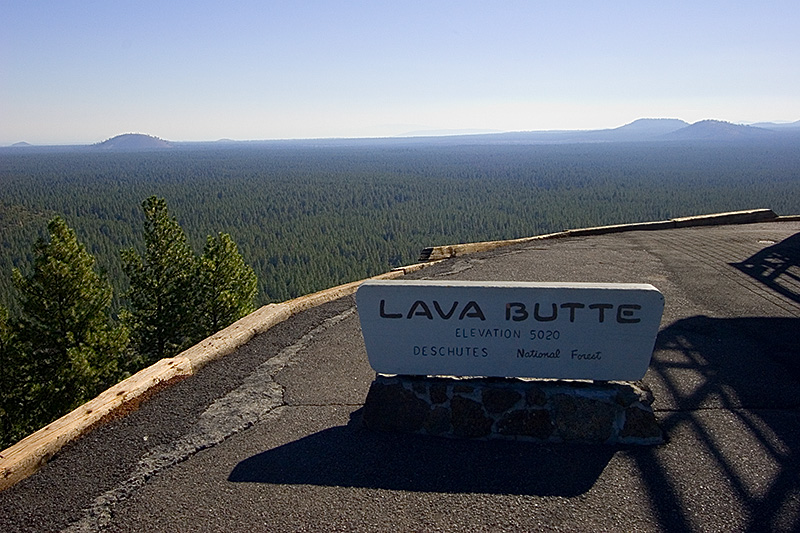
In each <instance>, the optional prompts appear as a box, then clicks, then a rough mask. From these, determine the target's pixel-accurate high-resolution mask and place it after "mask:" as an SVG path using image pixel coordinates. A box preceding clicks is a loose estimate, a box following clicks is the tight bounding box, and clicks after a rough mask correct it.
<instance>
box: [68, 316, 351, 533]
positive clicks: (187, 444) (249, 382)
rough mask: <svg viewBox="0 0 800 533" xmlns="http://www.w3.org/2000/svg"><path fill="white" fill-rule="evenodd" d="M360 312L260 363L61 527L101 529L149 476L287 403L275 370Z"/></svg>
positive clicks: (78, 531)
mask: <svg viewBox="0 0 800 533" xmlns="http://www.w3.org/2000/svg"><path fill="white" fill-rule="evenodd" d="M355 312H356V308H355V307H351V308H350V309H348V310H346V311H344V312H343V313H340V314H338V315H335V316H333V317H330V318H328V319H327V320H325V321H323V322H322V323H321V324H320V325H319V326H317V327H316V328H314V329H313V330H311V331H310V332H308V333H306V334H305V335H303V336H302V337H301V338H300V339H298V340H297V341H296V342H295V343H294V344H292V345H291V346H287V347H286V348H284V349H283V350H281V351H280V352H279V353H278V354H277V355H275V357H272V358H270V359H268V360H267V361H265V362H264V363H262V364H261V365H259V366H258V367H257V368H256V369H255V370H254V371H253V372H252V373H251V374H250V375H248V376H247V377H246V378H245V379H244V380H243V382H242V384H241V385H240V386H239V387H237V388H236V389H234V390H232V391H231V392H229V393H228V394H226V395H225V396H223V397H221V398H218V399H217V400H215V401H214V403H212V404H211V405H209V406H208V408H207V409H206V410H205V411H204V412H203V413H202V414H201V415H200V417H199V418H198V420H197V423H196V424H195V425H194V430H193V431H191V432H190V433H188V434H186V435H184V436H183V437H181V438H180V439H177V440H175V441H173V442H171V443H169V444H166V445H162V446H158V447H156V448H153V449H152V450H150V451H149V452H148V453H147V454H146V455H144V456H143V457H142V458H141V459H140V460H139V463H138V464H137V466H136V468H135V470H134V471H133V472H132V473H131V475H130V476H129V477H128V479H126V480H125V481H123V482H122V483H120V484H119V485H117V486H116V487H114V488H113V489H111V490H108V491H106V492H104V493H103V494H101V495H100V496H98V497H97V498H95V500H94V501H93V502H92V503H91V504H90V505H89V506H88V507H87V508H86V509H84V511H83V517H82V518H81V519H80V520H78V521H76V522H73V523H72V524H70V525H69V526H67V527H66V528H65V529H63V530H62V531H64V532H66V533H89V532H97V531H102V530H103V529H105V528H106V527H108V525H110V523H111V520H112V518H113V513H114V506H115V505H116V504H118V503H120V502H122V501H124V500H126V499H128V498H129V497H130V496H131V495H133V494H134V493H135V492H136V491H137V490H138V489H139V488H141V487H142V486H144V485H145V484H146V483H147V482H148V480H149V479H150V478H152V477H153V476H155V475H157V474H158V473H159V472H162V471H164V470H166V469H168V468H170V467H172V466H174V465H176V464H179V463H182V462H183V461H185V460H187V459H189V458H190V457H192V456H193V455H194V454H196V453H197V452H200V451H202V450H205V449H207V448H211V447H213V446H215V445H217V444H219V443H221V442H222V441H224V440H225V439H227V438H229V437H231V436H233V435H235V434H236V433H239V432H240V431H244V430H246V429H248V428H249V427H251V426H253V425H254V424H256V423H257V422H258V421H260V420H262V419H263V418H265V417H266V416H267V415H269V414H270V413H271V412H272V411H274V410H275V409H276V408H278V407H281V406H284V405H286V403H285V402H284V389H283V387H282V386H281V385H280V384H279V383H277V382H276V381H275V379H274V378H275V376H276V375H277V374H278V372H280V371H281V370H282V369H283V368H284V367H285V366H286V365H287V364H289V362H290V361H291V360H292V359H293V358H294V357H295V356H296V355H297V354H298V353H299V352H300V351H301V350H303V349H304V348H305V347H306V346H307V345H308V344H309V343H310V342H311V340H312V339H313V338H314V337H315V336H316V335H318V334H320V333H322V332H323V331H325V330H326V329H328V328H330V327H332V326H334V325H336V324H338V323H339V322H341V321H343V320H345V319H346V318H348V317H350V316H351V315H352V314H353V313H355Z"/></svg>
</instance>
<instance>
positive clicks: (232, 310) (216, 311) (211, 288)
mask: <svg viewBox="0 0 800 533" xmlns="http://www.w3.org/2000/svg"><path fill="white" fill-rule="evenodd" d="M257 283H258V280H257V279H256V275H255V273H254V272H253V269H252V268H251V267H250V266H248V265H247V264H246V263H245V262H244V259H243V258H242V256H241V254H240V253H239V250H238V247H237V246H236V243H235V242H233V239H231V236H230V235H228V234H227V233H219V234H217V236H216V237H213V236H211V235H209V236H208V238H207V239H206V245H205V248H204V250H203V256H202V257H201V258H200V270H199V283H198V288H199V290H200V294H199V307H198V311H199V316H198V318H197V325H198V327H199V329H198V333H197V338H196V339H195V340H196V341H199V340H202V339H203V338H205V337H207V336H209V335H211V334H213V333H216V332H217V331H219V330H220V329H222V328H224V327H226V326H228V325H230V324H232V323H233V322H235V321H236V320H238V319H240V318H242V317H243V316H245V315H247V314H248V313H250V312H252V311H253V309H254V307H253V302H254V300H255V296H256V286H257Z"/></svg>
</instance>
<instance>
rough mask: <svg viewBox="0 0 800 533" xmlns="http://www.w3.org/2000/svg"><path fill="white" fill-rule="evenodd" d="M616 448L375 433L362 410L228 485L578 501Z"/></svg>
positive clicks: (260, 459) (266, 456)
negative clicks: (365, 425) (364, 422)
mask: <svg viewBox="0 0 800 533" xmlns="http://www.w3.org/2000/svg"><path fill="white" fill-rule="evenodd" d="M614 452H615V448H613V447H610V446H608V447H606V446H588V445H586V446H584V445H559V446H544V445H537V444H532V443H523V442H514V441H477V440H455V439H445V438H440V437H428V436H421V435H406V434H394V433H391V434H390V433H377V432H373V431H369V430H367V429H365V428H363V427H362V426H361V410H360V409H359V410H358V411H356V412H355V413H353V415H352V416H351V421H350V423H349V424H348V425H347V426H338V427H333V428H330V429H326V430H324V431H320V432H319V433H315V434H313V435H309V436H307V437H304V438H302V439H300V440H297V441H295V442H291V443H289V444H285V445H283V446H279V447H277V448H274V449H272V450H268V451H265V452H263V453H260V454H258V455H255V456H253V457H250V458H248V459H245V460H244V461H242V462H240V463H239V464H238V465H237V466H236V467H235V468H234V470H233V471H232V472H231V474H230V476H229V478H228V480H229V481H232V482H249V483H273V484H293V485H294V484H311V485H323V486H336V487H362V488H380V489H391V490H405V491H413V492H448V493H495V494H520V495H542V496H576V495H579V494H583V493H584V492H586V491H588V490H589V489H590V488H591V487H592V485H593V484H594V483H595V481H596V480H597V478H598V476H599V475H600V473H601V472H602V471H603V469H604V468H605V467H606V465H607V464H608V462H609V460H610V459H611V457H612V455H613V454H614Z"/></svg>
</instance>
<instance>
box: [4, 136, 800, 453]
mask: <svg viewBox="0 0 800 533" xmlns="http://www.w3.org/2000/svg"><path fill="white" fill-rule="evenodd" d="M799 147H800V145H798V142H797V141H796V139H794V138H793V140H791V141H788V140H787V141H781V142H767V141H748V142H738V143H737V142H706V143H703V142H693V143H689V142H678V141H675V142H639V143H582V144H514V143H507V144H489V143H472V144H460V143H457V142H449V143H448V142H438V143H437V142H423V141H410V140H406V141H390V140H363V141H358V142H356V141H349V142H344V141H342V142H337V141H302V142H301V141H282V142H279V141H274V142H267V143H255V142H254V143H232V144H225V143H206V144H202V143H194V144H186V145H177V146H175V147H173V148H171V149H166V150H151V151H139V152H113V151H102V150H97V149H91V148H90V147H70V148H67V147H61V148H51V149H36V150H30V149H0V387H2V388H1V389H0V391H1V392H2V402H1V403H0V431H2V435H0V448H3V447H5V446H7V445H9V444H11V443H13V442H15V440H16V439H19V438H21V437H22V436H24V435H25V434H26V433H27V432H30V431H32V430H34V429H36V428H37V427H40V426H41V425H44V424H46V423H48V422H49V421H50V420H52V419H53V418H57V417H58V416H60V415H61V414H63V413H65V412H67V411H68V410H69V409H71V408H74V407H76V406H77V405H80V403H82V402H85V401H86V400H88V399H90V398H91V397H93V396H95V395H96V394H98V393H99V392H100V391H102V390H103V389H104V388H105V387H108V386H110V385H111V384H113V383H114V382H115V381H116V380H119V379H122V378H124V377H126V376H127V375H130V374H131V373H133V372H135V371H136V370H137V369H138V368H141V367H142V366H145V365H147V364H150V363H152V362H153V361H155V360H157V359H159V358H161V357H168V356H171V355H174V354H175V353H177V351H179V350H181V349H184V348H185V347H188V345H190V344H191V343H193V342H197V341H199V340H201V339H202V338H203V337H204V336H206V335H208V334H210V333H213V332H215V331H217V330H218V329H220V328H222V327H225V326H226V325H228V324H230V323H231V322H233V321H234V320H236V319H238V318H239V317H241V316H244V314H247V313H248V312H250V311H251V310H253V309H254V308H255V307H257V306H260V305H263V304H265V303H269V302H276V301H283V300H287V299H290V298H293V297H296V296H300V295H303V294H307V293H310V292H314V291H317V290H321V289H324V288H327V287H331V286H334V285H338V284H341V283H345V282H348V281H353V280H356V279H361V278H365V277H368V276H372V275H376V274H379V273H382V272H386V271H387V270H390V269H391V268H393V267H396V266H400V265H405V264H411V263H414V262H416V261H417V257H418V256H419V253H420V251H421V250H422V249H423V248H424V247H427V246H434V245H441V244H456V243H461V242H475V241H482V240H495V239H510V238H517V237H524V236H530V235H537V234H543V233H550V232H555V231H560V230H563V229H569V228H580V227H587V226H597V225H605V224H618V223H628V222H640V221H650V220H663V219H667V218H672V217H679V216H689V215H695V214H705V213H714V212H721V211H732V210H739V209H751V208H762V207H767V208H771V209H773V210H774V211H775V212H776V213H778V214H782V215H785V214H798V213H800V149H798V148H799ZM68 289H70V290H68ZM59 291H60V292H59ZM56 296H58V304H56V303H54V302H53V301H51V300H50V298H51V297H53V298H55V297H56ZM59 305H60V306H61V307H60V308H57V306H59ZM164 309H169V312H170V314H169V316H165V315H164ZM56 316H59V317H64V316H68V317H70V318H69V320H67V321H66V322H65V321H64V320H61V321H60V322H59V321H58V320H56V319H55V318H54V317H56ZM170 328H171V329H170ZM53 376H56V377H55V378H52V377H53ZM50 378H52V379H50ZM26 417H27V418H26Z"/></svg>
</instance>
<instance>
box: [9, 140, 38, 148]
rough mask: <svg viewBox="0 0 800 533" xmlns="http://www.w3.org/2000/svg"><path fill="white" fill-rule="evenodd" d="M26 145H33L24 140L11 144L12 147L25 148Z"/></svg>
mask: <svg viewBox="0 0 800 533" xmlns="http://www.w3.org/2000/svg"><path fill="white" fill-rule="evenodd" d="M26 146H33V145H32V144H31V143H26V142H25V141H20V142H18V143H14V144H12V145H11V147H12V148H25V147H26Z"/></svg>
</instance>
